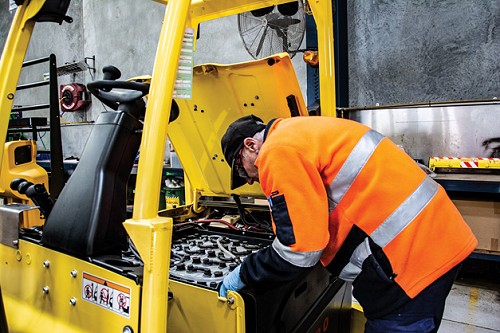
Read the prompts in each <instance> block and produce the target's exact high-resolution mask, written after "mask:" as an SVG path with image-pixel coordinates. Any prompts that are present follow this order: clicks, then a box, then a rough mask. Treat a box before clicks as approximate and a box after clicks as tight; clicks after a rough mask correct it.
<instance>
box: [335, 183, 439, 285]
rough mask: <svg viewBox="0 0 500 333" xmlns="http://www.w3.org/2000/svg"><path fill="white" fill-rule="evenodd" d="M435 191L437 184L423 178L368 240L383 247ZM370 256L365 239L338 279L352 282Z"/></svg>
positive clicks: (429, 199) (425, 203)
mask: <svg viewBox="0 0 500 333" xmlns="http://www.w3.org/2000/svg"><path fill="white" fill-rule="evenodd" d="M437 191H438V185H437V183H436V182H435V181H434V180H432V179H431V178H430V177H425V179H424V180H423V181H422V183H420V185H419V186H418V187H417V189H416V190H415V191H414V192H413V193H412V194H411V195H410V196H409V197H408V198H406V200H405V201H404V202H403V203H402V204H401V205H399V207H398V208H396V210H394V212H393V213H392V214H391V215H390V216H389V217H388V218H387V219H386V220H385V221H384V222H383V223H382V224H381V225H379V226H378V228H377V229H375V231H373V232H372V234H371V235H370V238H371V239H372V240H373V241H374V242H375V244H377V245H378V246H380V247H381V248H383V247H385V246H386V245H387V244H389V243H390V242H391V241H392V240H393V239H394V238H396V236H397V235H398V234H399V233H400V232H401V231H403V230H404V228H406V227H407V226H408V225H409V224H410V223H411V222H412V221H413V220H414V219H415V218H416V217H417V215H418V214H420V212H421V211H422V210H423V209H424V208H425V207H426V206H427V205H428V204H429V202H430V201H431V200H432V198H434V196H435V195H436V193H437ZM367 246H368V248H367ZM370 254H371V251H370V247H369V243H368V238H365V240H364V241H363V243H361V244H359V245H358V247H356V249H355V250H354V252H353V253H352V255H351V258H350V259H349V263H348V264H347V265H346V266H345V267H344V268H343V269H342V272H340V274H339V277H341V278H342V279H346V280H345V281H351V282H352V281H354V279H355V278H356V277H357V276H358V274H359V273H360V272H361V267H362V266H363V262H364V261H365V259H366V258H368V256H369V255H370Z"/></svg>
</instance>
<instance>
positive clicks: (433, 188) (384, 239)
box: [370, 177, 438, 248]
mask: <svg viewBox="0 0 500 333" xmlns="http://www.w3.org/2000/svg"><path fill="white" fill-rule="evenodd" d="M437 191H438V185H437V183H436V182H435V181H434V180H432V179H431V178H430V177H425V179H424V180H423V181H422V183H420V185H419V186H418V187H417V189H416V190H415V191H414V192H413V193H412V194H411V195H410V196H409V197H408V198H406V200H405V201H404V202H403V203H402V204H401V205H399V207H398V208H396V210H395V211H394V212H393V213H392V214H391V215H390V216H389V217H388V218H387V219H386V220H385V221H384V223H382V224H381V225H379V226H378V228H377V229H375V231H373V232H372V234H371V235H370V237H371V239H372V240H373V241H374V242H375V244H377V245H378V246H380V247H382V248H383V247H385V246H386V245H387V244H389V242H390V241H392V240H393V239H394V238H396V236H397V235H398V234H399V233H400V232H401V231H403V229H404V228H406V227H407V226H408V225H409V224H410V223H411V221H413V220H414V219H415V217H417V215H418V214H420V212H421V211H422V209H424V208H425V206H427V204H428V203H429V202H430V201H431V200H432V198H434V196H435V195H436V193H437Z"/></svg>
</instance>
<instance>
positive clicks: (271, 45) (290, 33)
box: [238, 1, 306, 59]
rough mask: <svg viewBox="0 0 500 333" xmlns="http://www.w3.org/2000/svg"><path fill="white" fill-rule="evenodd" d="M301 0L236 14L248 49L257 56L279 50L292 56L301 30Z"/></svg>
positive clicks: (297, 47) (252, 54) (299, 40)
mask: <svg viewBox="0 0 500 333" xmlns="http://www.w3.org/2000/svg"><path fill="white" fill-rule="evenodd" d="M305 27H306V22H305V14H304V8H303V5H302V2H301V1H295V2H290V3H285V4H280V5H277V6H270V7H266V8H262V9H258V10H253V11H250V12H245V13H241V14H238V29H239V33H240V36H241V39H242V40H243V44H244V45H245V48H246V49H247V51H248V53H249V54H250V55H251V56H252V57H253V58H254V59H259V58H263V57H267V56H270V55H273V54H276V53H280V52H288V53H289V54H290V57H293V56H294V55H295V53H297V51H298V50H299V48H300V45H301V44H302V40H303V38H304V34H305Z"/></svg>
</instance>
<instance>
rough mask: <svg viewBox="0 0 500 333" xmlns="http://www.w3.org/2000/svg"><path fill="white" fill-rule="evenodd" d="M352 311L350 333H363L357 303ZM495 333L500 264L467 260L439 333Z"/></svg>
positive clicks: (497, 329)
mask: <svg viewBox="0 0 500 333" xmlns="http://www.w3.org/2000/svg"><path fill="white" fill-rule="evenodd" d="M353 309H354V311H353V316H352V321H351V333H361V332H363V331H364V317H363V315H362V314H361V312H359V311H360V310H361V308H360V307H359V305H358V304H357V303H356V301H355V300H354V303H353ZM356 309H357V310H356ZM358 310H359V311H358ZM495 332H500V262H498V261H483V260H472V259H471V260H467V261H466V262H465V263H464V265H463V266H462V269H461V271H460V273H459V276H458V277H457V280H456V282H455V284H454V285H453V288H452V290H451V291H450V294H449V296H448V298H447V300H446V307H445V311H444V316H443V321H442V323H441V326H440V328H439V333H495Z"/></svg>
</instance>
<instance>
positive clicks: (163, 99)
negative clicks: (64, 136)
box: [0, 0, 352, 333]
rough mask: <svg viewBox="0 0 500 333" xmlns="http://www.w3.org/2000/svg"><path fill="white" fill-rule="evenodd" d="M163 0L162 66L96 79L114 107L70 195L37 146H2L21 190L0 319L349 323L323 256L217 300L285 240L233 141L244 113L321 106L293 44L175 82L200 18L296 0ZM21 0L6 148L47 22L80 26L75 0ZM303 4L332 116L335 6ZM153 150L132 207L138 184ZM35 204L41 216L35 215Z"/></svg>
mask: <svg viewBox="0 0 500 333" xmlns="http://www.w3.org/2000/svg"><path fill="white" fill-rule="evenodd" d="M157 2H159V3H162V4H164V5H165V16H164V19H163V25H162V29H161V33H160V37H159V41H158V47H157V54H156V60H155V64H154V69H153V72H152V75H151V76H150V77H138V78H132V79H128V80H121V78H120V76H121V73H120V70H119V68H117V67H114V66H111V65H110V66H106V67H104V68H103V73H102V79H100V80H96V81H93V82H90V83H88V85H87V88H88V90H89V91H90V92H91V93H92V95H93V96H94V97H95V98H97V99H99V100H100V101H101V102H102V103H103V104H105V105H106V106H107V107H109V108H110V109H111V110H109V111H105V112H102V113H101V114H100V116H99V117H98V119H97V120H96V122H95V124H94V126H93V129H92V132H91V134H90V137H89V139H88V141H87V144H86V146H85V149H84V151H83V153H82V156H81V158H80V161H79V163H78V166H77V167H76V169H75V171H74V172H73V174H72V175H71V177H70V178H69V179H68V181H67V182H66V184H65V185H64V188H63V189H62V191H61V193H60V194H59V196H58V198H57V200H55V201H52V200H51V199H50V197H49V193H50V188H49V186H48V182H47V178H46V175H45V174H44V172H43V170H41V169H40V168H39V167H38V166H37V164H36V160H35V155H34V154H33V153H32V154H31V155H28V156H26V154H16V147H12V148H11V150H12V151H13V153H11V154H8V153H6V152H7V150H6V151H4V150H3V149H2V150H0V161H1V163H2V164H1V168H2V170H6V172H7V171H8V174H9V177H3V176H2V179H1V180H0V190H1V191H2V193H9V195H11V196H12V197H14V198H16V199H15V200H14V199H13V200H9V201H4V202H3V204H2V205H0V259H1V260H0V265H1V267H0V331H1V332H40V331H43V332H123V333H137V332H143V333H152V332H176V333H177V332H235V333H236V332H245V333H250V332H266V333H267V332H300V333H302V332H349V322H350V310H351V299H352V296H351V286H350V285H349V284H346V283H344V282H343V281H341V280H339V279H338V278H337V277H336V276H332V275H331V274H330V273H329V272H327V271H326V270H325V269H324V268H323V267H322V266H321V265H319V264H318V265H317V266H315V267H313V268H311V269H310V270H309V271H307V272H306V273H304V274H303V275H302V276H300V277H298V278H297V279H296V280H294V281H292V282H290V283H288V284H285V285H282V286H279V287H278V288H273V289H272V290H257V289H250V288H246V289H243V290H242V291H240V292H233V291H229V292H228V294H227V298H223V297H219V296H218V289H219V287H220V284H221V283H222V280H223V278H224V276H226V275H227V274H228V273H229V272H230V271H231V270H232V269H234V268H235V267H236V266H237V265H238V263H240V262H241V261H242V260H244V258H245V256H247V255H249V254H250V253H253V252H255V251H258V250H259V249H262V248H264V247H266V246H269V245H270V244H271V242H272V241H273V239H274V234H273V232H272V224H271V220H270V214H269V208H268V206H267V201H266V200H265V197H264V195H263V194H262V192H261V190H260V188H259V187H258V185H255V184H254V185H245V186H243V187H241V188H238V189H236V190H231V189H230V180H229V177H230V170H229V168H228V165H227V163H226V162H225V160H224V157H223V156H224V155H223V153H222V150H221V147H220V139H221V137H222V135H223V134H224V132H225V130H226V128H227V126H228V125H229V124H230V123H231V122H233V121H234V120H236V119H237V118H239V117H241V116H243V115H246V114H255V115H257V116H258V117H260V118H262V119H263V120H264V121H266V122H267V121H269V120H270V119H272V118H276V117H292V116H309V112H308V110H307V107H306V106H305V103H304V100H303V97H302V93H301V91H300V88H299V85H298V80H297V77H296V75H295V72H294V69H293V66H292V63H291V59H290V55H289V54H288V53H286V52H284V53H278V54H275V55H271V56H268V57H265V58H262V59H257V60H255V61H248V62H242V63H237V64H229V65H221V64H203V65H197V66H194V67H193V68H192V69H193V71H192V75H191V77H190V78H189V79H188V80H189V81H190V82H189V84H191V85H192V96H190V97H189V98H177V97H176V96H177V95H176V92H175V87H176V73H177V69H178V67H179V63H180V59H181V50H182V45H183V42H185V40H186V39H187V38H191V41H192V43H193V44H194V46H195V44H196V39H195V38H194V37H193V36H196V34H197V29H198V27H199V24H200V23H202V22H205V21H208V20H213V19H216V18H221V17H225V16H229V15H235V14H239V13H243V12H248V11H256V10H259V9H263V8H264V9H265V8H269V7H272V6H280V5H284V4H287V3H289V2H290V0H231V1H228V0H168V1H167V0H163V1H162V0H158V1H157ZM15 3H16V4H17V5H18V8H17V10H16V14H15V17H14V20H13V23H12V26H11V29H10V32H9V36H8V39H7V41H6V44H5V47H4V51H3V54H2V58H1V62H0V132H1V133H4V134H3V135H0V137H1V138H2V140H4V141H1V142H0V145H1V146H2V147H3V146H5V145H6V143H5V137H6V133H7V129H8V122H9V114H10V111H11V110H12V107H13V100H14V97H15V93H16V83H17V81H18V79H19V75H20V71H21V68H22V63H23V58H24V55H25V54H26V50H27V47H28V44H29V41H30V37H31V34H32V32H33V29H34V26H35V24H36V23H37V22H54V23H58V24H59V25H61V24H62V23H63V22H64V21H66V22H68V23H69V22H71V18H69V17H68V16H67V15H66V13H67V10H68V8H69V6H70V0H16V1H15ZM304 6H305V8H306V9H307V13H308V15H312V16H313V17H314V20H315V23H316V26H317V33H318V35H317V40H318V54H320V55H321V61H320V62H319V64H318V72H319V80H320V83H321V84H320V88H319V90H320V96H321V99H320V104H319V105H320V110H321V116H335V109H336V108H335V101H336V99H335V81H334V80H335V71H334V50H333V45H334V44H333V36H334V35H333V20H332V2H331V1H330V0H326V1H323V0H307V1H304ZM218 96H225V98H224V99H220V98H218ZM146 100H147V103H146ZM167 135H168V138H169V140H170V142H171V143H172V145H173V146H174V148H175V151H176V154H177V156H178V158H179V161H180V163H181V164H182V168H183V170H184V172H185V175H186V191H185V196H186V199H185V201H186V204H185V205H181V206H178V207H175V208H167V209H164V210H160V211H159V210H158V202H159V199H160V192H161V185H162V184H161V181H162V177H161V176H162V172H163V157H164V152H165V148H166V142H167ZM21 148H22V147H21ZM139 149H140V158H139V160H138V165H137V178H136V184H135V194H134V201H133V207H132V209H131V211H129V210H128V209H127V180H128V178H129V175H130V173H131V170H132V168H134V167H135V162H136V161H135V158H136V156H137V153H138V151H139ZM20 156H21V157H22V159H21V160H19V158H20ZM12 166H16V167H19V166H23V170H24V171H23V172H17V171H16V170H15V168H13V167H12ZM26 170H27V171H26ZM2 172H3V171H2ZM3 174H4V173H2V175H3ZM6 174H7V173H6ZM2 193H0V194H2ZM33 210H35V211H36V210H38V211H39V216H40V219H39V222H33V219H30V223H27V222H26V218H27V217H28V215H27V214H31V215H32V214H33ZM35 221H36V220H35Z"/></svg>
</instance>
